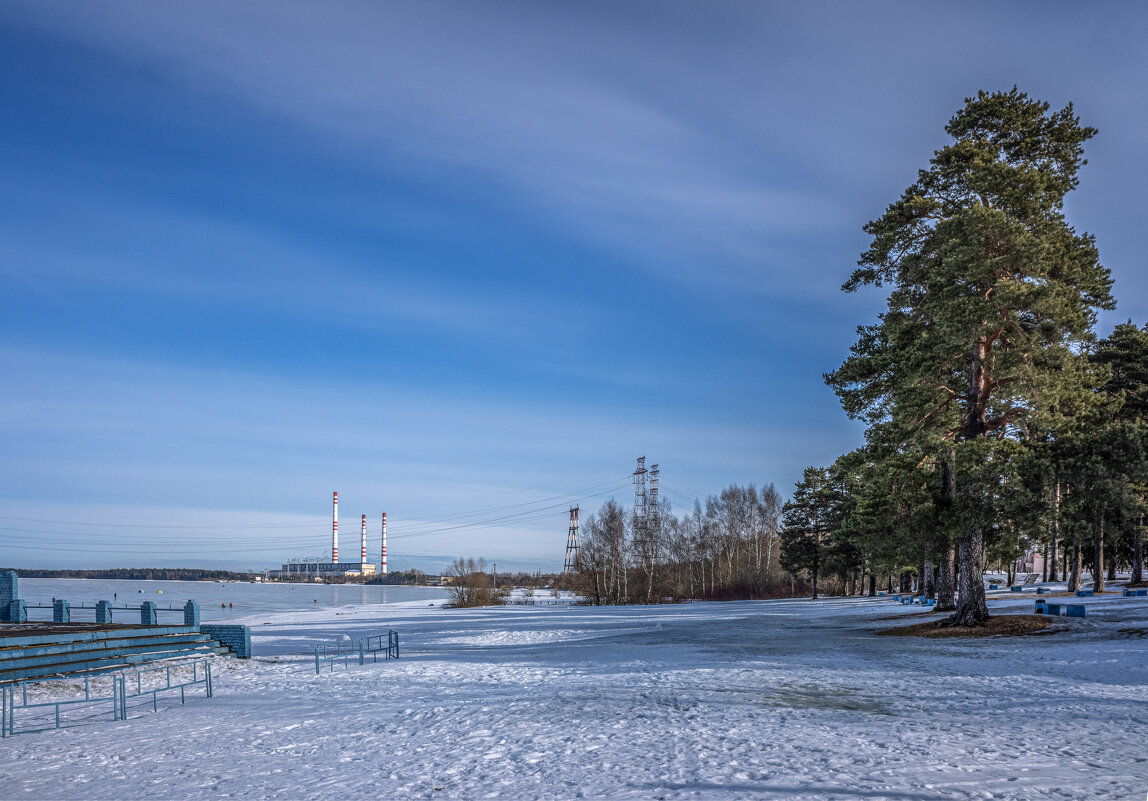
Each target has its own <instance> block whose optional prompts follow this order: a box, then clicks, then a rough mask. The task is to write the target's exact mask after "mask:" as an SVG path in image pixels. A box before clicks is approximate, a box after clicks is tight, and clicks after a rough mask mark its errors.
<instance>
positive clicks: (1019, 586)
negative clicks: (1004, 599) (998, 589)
mask: <svg viewBox="0 0 1148 801" xmlns="http://www.w3.org/2000/svg"><path fill="white" fill-rule="evenodd" d="M1009 590H1010V591H1011V592H1024V587H1023V586H1021V585H1019V584H1018V585H1017V586H1015V587H1009Z"/></svg>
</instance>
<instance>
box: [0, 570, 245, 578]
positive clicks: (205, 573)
mask: <svg viewBox="0 0 1148 801" xmlns="http://www.w3.org/2000/svg"><path fill="white" fill-rule="evenodd" d="M7 570H15V571H16V575H17V576H19V577H20V578H84V579H120V580H123V581H251V574H250V573H236V572H235V571H233V570H208V569H204V568H196V567H113V568H107V569H104V570H67V569H63V570H36V569H30V568H24V567H17V568H0V572H3V571H7Z"/></svg>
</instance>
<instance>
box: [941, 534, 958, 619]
mask: <svg viewBox="0 0 1148 801" xmlns="http://www.w3.org/2000/svg"><path fill="white" fill-rule="evenodd" d="M956 558H957V554H956V552H955V551H954V550H953V549H952V548H947V549H946V550H945V552H944V553H943V554H941V578H940V581H938V582H937V611H938V612H951V611H952V610H954V609H956V608H957V585H956V580H955V579H956V577H955V576H954V571H953V562H954V561H956Z"/></svg>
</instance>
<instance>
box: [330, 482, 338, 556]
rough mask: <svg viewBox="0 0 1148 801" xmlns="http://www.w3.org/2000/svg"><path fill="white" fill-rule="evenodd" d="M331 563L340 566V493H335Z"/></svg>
mask: <svg viewBox="0 0 1148 801" xmlns="http://www.w3.org/2000/svg"><path fill="white" fill-rule="evenodd" d="M331 561H332V562H334V563H335V564H339V493H337V492H336V493H335V507H334V511H333V512H331Z"/></svg>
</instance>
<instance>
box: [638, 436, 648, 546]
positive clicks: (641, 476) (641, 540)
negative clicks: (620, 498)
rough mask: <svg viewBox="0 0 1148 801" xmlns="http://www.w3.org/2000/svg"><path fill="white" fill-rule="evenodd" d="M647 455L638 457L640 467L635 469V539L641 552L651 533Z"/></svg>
mask: <svg viewBox="0 0 1148 801" xmlns="http://www.w3.org/2000/svg"><path fill="white" fill-rule="evenodd" d="M646 472H647V470H646V457H645V456H639V457H638V468H637V469H636V470H635V471H634V541H635V543H636V544H637V546H638V550H639V552H640V551H642V549H643V548H644V547H645V544H646V537H647V535H648V534H649V525H648V522H649V519H648V517H647V511H648V510H647V506H646V504H647V501H648V499H647V497H646Z"/></svg>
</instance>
